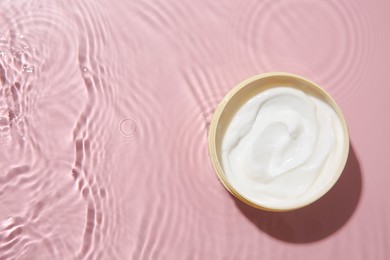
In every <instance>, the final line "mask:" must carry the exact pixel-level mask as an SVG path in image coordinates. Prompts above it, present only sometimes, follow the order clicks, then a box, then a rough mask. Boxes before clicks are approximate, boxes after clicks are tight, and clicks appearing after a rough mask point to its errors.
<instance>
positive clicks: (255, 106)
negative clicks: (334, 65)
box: [222, 87, 343, 207]
mask: <svg viewBox="0 0 390 260" xmlns="http://www.w3.org/2000/svg"><path fill="white" fill-rule="evenodd" d="M342 144H343V132H342V124H341V121H340V119H339V118H338V116H337V114H336V112H335V111H334V110H333V108H332V107H331V106H330V105H328V104H327V103H326V102H324V101H323V100H321V99H319V98H317V97H315V96H312V95H309V94H307V93H304V92H303V91H301V90H298V89H295V88H291V87H275V88H271V89H268V90H266V91H264V92H261V93H260V94H258V95H256V96H254V97H253V98H252V99H250V100H249V101H248V102H246V103H245V104H244V105H243V106H242V107H241V108H239V110H238V111H237V113H236V114H235V115H234V117H233V119H232V121H231V122H230V124H229V126H228V128H227V130H226V133H225V136H224V139H223V143H222V157H223V158H222V159H223V160H222V161H223V163H222V164H223V169H224V172H225V174H226V176H227V178H228V179H229V181H230V183H231V184H232V185H233V186H234V188H235V189H237V191H239V192H240V193H241V194H242V195H244V196H246V197H247V198H248V199H250V200H252V201H254V202H256V203H259V204H260V205H264V206H272V207H275V206H276V207H277V206H283V207H285V206H287V207H288V206H289V205H293V204H294V203H297V202H300V203H301V202H302V201H303V202H304V201H305V200H307V199H309V197H310V196H311V195H313V194H315V192H316V190H318V189H317V188H316V186H318V185H319V184H318V183H317V184H315V183H316V182H321V183H322V186H323V185H324V184H325V185H326V182H329V181H330V175H331V174H326V173H327V172H328V173H329V172H334V171H335V170H336V169H337V167H338V166H339V164H340V158H341V156H339V155H340V154H341V152H342V149H343V147H342ZM337 160H338V161H337ZM327 175H328V176H327Z"/></svg>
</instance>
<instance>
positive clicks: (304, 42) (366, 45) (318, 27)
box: [229, 0, 371, 99]
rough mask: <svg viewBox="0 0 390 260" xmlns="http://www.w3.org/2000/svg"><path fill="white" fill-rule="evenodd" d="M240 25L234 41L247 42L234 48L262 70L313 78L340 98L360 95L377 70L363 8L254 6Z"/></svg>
mask: <svg viewBox="0 0 390 260" xmlns="http://www.w3.org/2000/svg"><path fill="white" fill-rule="evenodd" d="M244 13H245V15H243V14H244ZM235 21H237V23H236V24H235V27H236V29H235V31H237V32H238V33H240V34H239V35H238V34H237V33H235V34H233V35H232V36H231V37H235V38H236V39H240V40H241V41H244V42H243V43H240V42H237V40H235V39H233V38H230V39H229V41H232V42H235V43H232V45H231V46H232V48H233V49H235V52H236V55H243V54H244V55H246V56H247V57H248V59H250V61H251V64H252V65H253V66H255V67H256V68H257V69H260V70H261V71H290V72H295V73H298V74H303V75H307V76H309V77H311V78H313V79H315V80H316V81H318V82H319V83H321V84H323V85H324V87H326V88H327V89H328V90H329V91H330V92H331V93H332V94H333V95H334V96H335V97H336V98H337V99H345V98H348V99H349V98H354V97H355V96H356V95H360V93H361V91H362V89H361V84H359V82H360V81H361V80H362V79H364V75H366V73H367V69H368V68H369V67H370V65H371V64H370V63H371V62H370V54H369V53H368V50H369V49H370V44H371V41H370V31H369V30H368V28H367V24H368V22H367V18H366V15H365V13H364V12H363V11H362V10H361V9H359V8H358V6H355V5H354V4H349V5H348V6H346V4H345V3H344V2H343V1H333V0H332V1H320V2H316V1H308V0H294V1H283V0H277V1H262V2H260V3H259V2H257V1H252V2H250V3H245V5H242V6H241V7H240V8H238V11H237V13H236V16H235ZM238 43H239V44H238ZM237 59H238V57H237ZM351 88H353V89H351Z"/></svg>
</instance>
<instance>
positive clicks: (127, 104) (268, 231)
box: [0, 0, 390, 260]
mask: <svg viewBox="0 0 390 260" xmlns="http://www.w3.org/2000/svg"><path fill="white" fill-rule="evenodd" d="M389 25H390V2H389V1H388V0H372V1H364V0H349V1H347V0H267V1H259V0H247V1H243V0H224V1H210V0H196V1H194V0H165V1H152V0H145V1H143V0H142V1H141V0H134V1H128V0H115V1H112V0H99V1H92V0H84V1H73V0H69V1H60V0H55V1H45V0H44V1H33V0H31V1H24V0H20V1H2V2H1V3H0V33H1V34H2V35H0V36H1V37H0V51H3V52H4V53H8V54H7V55H8V56H4V57H1V59H0V61H1V64H0V65H1V67H0V72H1V75H0V77H1V89H2V92H1V94H2V96H1V98H2V99H1V100H0V117H1V118H0V119H1V120H0V123H1V127H3V128H1V129H0V130H1V131H0V145H1V146H0V169H1V174H2V175H1V177H0V259H202V260H203V259H221V260H222V259H232V260H236V259H272V260H277V259H283V260H286V259H316V260H322V259H324V260H325V259H334V260H335V259H353V260H359V259H362V260H363V259H390V247H389V241H390V221H389V219H390V203H389V201H388V200H389V197H390V186H389V185H390V175H389V174H390V165H389V162H390V158H389V155H390V120H389V119H390V117H389V112H390V102H389V97H390V85H389V80H388V78H387V77H388V76H389V74H390V72H389V69H390V29H389ZM21 35H22V36H21ZM25 46H28V48H25ZM15 48H16V49H17V50H22V49H23V52H24V54H17V53H16V52H14V51H15ZM24 65H26V66H24ZM270 71H285V72H291V73H296V74H300V75H302V76H304V77H307V78H309V79H311V80H313V81H315V82H317V83H318V84H319V85H320V86H322V87H323V88H325V89H326V90H327V91H328V92H329V93H330V94H331V95H332V96H333V97H334V98H335V100H336V101H337V102H338V104H339V106H340V107H341V109H342V111H343V113H344V115H345V117H346V120H347V123H348V126H349V129H350V136H351V143H352V144H351V152H350V156H349V159H348V163H347V166H346V169H345V171H344V173H343V175H342V177H341V179H340V180H339V182H338V183H337V184H336V186H335V187H334V188H333V189H332V190H331V191H330V192H329V193H328V194H327V195H326V196H325V197H323V198H322V199H321V200H319V201H318V202H316V203H314V204H313V205H311V206H308V207H306V208H303V209H300V210H297V211H293V212H288V213H268V212H263V211H260V210H256V209H253V208H250V207H248V206H246V205H244V204H243V203H241V202H239V201H237V200H236V199H234V198H233V197H232V196H230V195H229V193H228V192H227V191H226V190H225V189H224V188H223V187H222V185H221V184H220V183H219V182H218V180H217V178H216V176H215V174H214V172H213V169H212V167H211V165H210V162H209V158H208V151H207V130H208V125H209V123H210V119H211V116H212V113H213V111H214V109H215V107H216V105H217V103H218V102H219V101H220V100H221V98H222V97H223V96H224V95H225V94H226V93H227V91H229V90H230V89H231V88H232V87H233V86H235V85H236V84H237V83H239V82H241V81H242V80H244V79H246V78H248V77H250V76H253V75H255V74H259V73H263V72H270ZM19 119H20V120H19Z"/></svg>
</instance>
